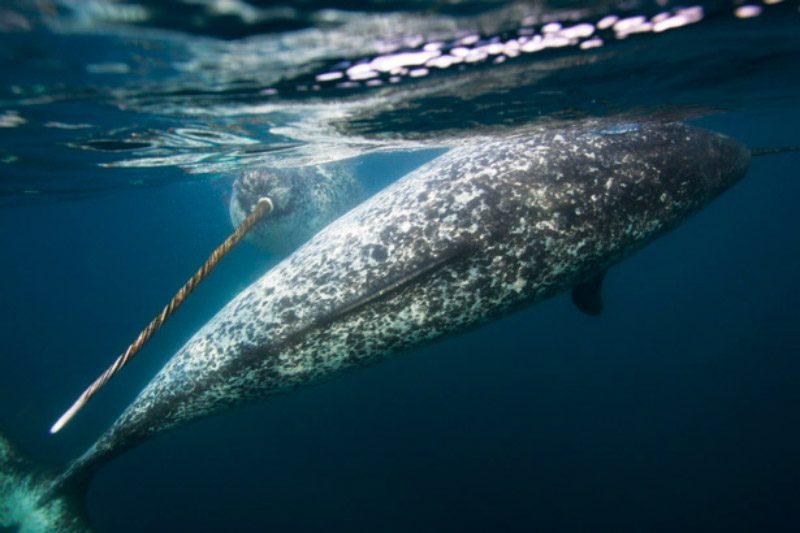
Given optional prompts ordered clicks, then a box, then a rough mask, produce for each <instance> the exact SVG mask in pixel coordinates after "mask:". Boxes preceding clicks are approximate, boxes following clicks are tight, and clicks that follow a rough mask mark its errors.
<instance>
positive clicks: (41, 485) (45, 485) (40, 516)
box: [0, 434, 91, 533]
mask: <svg viewBox="0 0 800 533" xmlns="http://www.w3.org/2000/svg"><path fill="white" fill-rule="evenodd" d="M55 480H56V477H55V476H52V475H48V474H47V473H45V472H44V471H42V470H41V469H37V468H36V467H35V466H34V465H33V463H31V462H30V461H29V460H28V459H26V458H25V457H23V456H22V454H20V453H19V452H18V451H17V450H16V448H15V447H14V446H13V445H12V444H11V442H10V441H9V440H8V439H7V438H6V437H5V436H4V435H3V434H0V531H5V528H10V530H11V531H19V532H20V533H44V532H52V533H79V532H81V533H83V532H89V531H91V529H90V527H89V524H88V521H87V520H86V515H85V489H86V485H85V484H83V483H78V484H76V485H72V486H70V487H64V490H58V491H53V490H52V489H53V483H54V482H55Z"/></svg>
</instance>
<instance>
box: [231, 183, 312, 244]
mask: <svg viewBox="0 0 800 533" xmlns="http://www.w3.org/2000/svg"><path fill="white" fill-rule="evenodd" d="M307 196H308V186H307V184H305V183H303V181H302V180H301V179H298V176H297V175H296V174H295V173H294V172H292V171H289V170H284V169H272V168H265V169H257V170H249V171H246V172H244V173H243V174H242V175H241V176H240V177H239V178H238V179H237V180H236V181H235V182H234V184H233V195H232V196H231V202H230V216H231V222H233V224H234V225H238V224H239V223H241V222H242V220H244V218H245V217H246V216H247V215H248V214H249V213H251V212H252V210H253V208H254V207H255V205H256V204H257V203H258V201H259V200H260V199H261V198H264V197H266V198H269V199H270V200H271V201H272V205H273V210H272V212H271V213H270V214H269V215H268V216H266V217H265V218H264V219H263V220H262V221H261V222H259V223H258V224H257V225H256V226H255V227H254V228H253V229H252V230H251V232H250V233H249V235H248V239H249V240H250V242H252V243H254V244H256V245H258V246H259V247H261V248H264V249H267V250H270V251H273V252H274V251H279V252H280V251H286V250H287V249H288V248H287V244H289V243H287V238H290V237H291V235H294V234H296V233H297V231H298V230H300V229H302V228H303V227H304V225H305V224H304V222H303V220H302V215H301V213H302V212H303V211H304V206H303V204H304V202H305V200H306V199H307ZM289 240H292V239H289Z"/></svg>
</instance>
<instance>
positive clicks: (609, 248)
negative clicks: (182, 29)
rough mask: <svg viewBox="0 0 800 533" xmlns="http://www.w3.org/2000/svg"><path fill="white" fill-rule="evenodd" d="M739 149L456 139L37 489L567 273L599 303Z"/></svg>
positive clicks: (261, 284) (197, 340)
mask: <svg viewBox="0 0 800 533" xmlns="http://www.w3.org/2000/svg"><path fill="white" fill-rule="evenodd" d="M749 161H750V152H749V150H748V149H747V148H746V147H745V146H743V145H742V144H741V143H739V142H737V141H734V140H732V139H730V138H728V137H725V136H722V135H717V134H714V133H711V132H708V131H705V130H702V129H698V128H694V127H690V126H687V125H684V124H679V123H661V122H637V123H633V122H631V123H622V124H620V123H610V122H605V121H592V122H587V123H581V124H579V125H573V126H570V127H565V128H561V129H556V130H548V131H537V130H516V131H512V132H508V133H506V134H503V135H501V136H496V137H493V138H492V139H491V140H488V141H487V140H481V141H480V142H465V143H463V144H461V145H459V146H457V147H455V148H452V149H451V150H450V151H449V152H447V153H445V154H444V155H442V156H440V157H438V158H437V159H435V160H433V161H431V162H430V163H428V164H426V165H424V166H422V167H420V168H419V169H417V170H415V171H413V172H411V173H410V174H408V175H406V176H405V177H403V178H402V179H400V180H399V181H397V182H395V183H394V184H392V185H390V186H389V187H387V188H386V189H385V190H383V191H381V192H380V193H378V194H377V195H375V196H373V197H372V198H370V199H369V200H367V201H366V202H364V203H362V204H361V205H359V206H358V207H356V208H355V209H353V210H351V211H349V212H348V213H346V214H345V215H344V216H342V217H341V218H339V219H337V220H336V221H334V222H333V223H332V224H330V225H329V226H327V227H326V228H325V229H323V230H322V231H321V232H320V233H318V234H317V235H316V236H314V237H313V238H312V239H311V240H310V241H308V242H307V243H306V244H305V245H303V246H302V247H301V248H299V249H298V250H297V251H295V252H294V253H293V254H292V255H290V256H289V257H288V258H286V259H285V260H284V261H282V262H281V263H280V264H278V265H277V266H276V267H274V268H273V269H272V270H270V271H269V272H267V273H266V274H265V275H264V276H262V277H261V278H260V279H259V280H258V281H256V282H255V283H253V284H252V285H250V286H249V287H248V288H246V289H245V290H243V291H242V292H241V293H239V294H238V295H237V296H236V297H235V298H233V299H232V300H231V301H230V302H229V303H228V304H227V305H226V306H225V307H224V308H223V309H222V310H221V311H219V313H218V314H217V315H216V316H215V317H214V318H213V319H211V320H210V321H209V322H208V323H207V324H206V325H205V326H203V327H202V328H201V329H200V330H199V331H198V332H197V333H196V334H195V335H194V336H193V337H192V338H191V339H190V340H189V341H188V342H187V343H186V345H185V346H184V347H183V348H182V349H181V350H180V351H179V352H178V353H176V354H175V355H174V356H173V357H172V359H171V360H170V361H169V362H168V363H167V364H166V365H165V366H164V368H163V369H162V370H161V371H160V372H159V373H158V375H156V377H155V378H154V379H153V380H152V381H151V382H150V384H148V385H147V386H146V387H145V389H144V390H143V391H142V392H141V393H140V394H139V396H138V397H137V398H136V399H135V400H134V401H133V403H131V405H130V406H129V407H128V408H127V409H126V410H125V412H124V413H123V414H122V415H121V417H120V418H119V419H118V420H117V422H116V423H114V424H113V426H112V427H111V428H109V430H108V431H107V432H106V433H105V434H104V435H103V436H102V437H101V438H100V439H99V440H98V441H97V442H96V443H95V444H94V445H93V446H92V447H91V448H90V449H89V450H88V451H87V452H86V453H85V454H84V455H83V456H82V457H81V458H79V459H78V460H77V461H75V462H74V463H73V464H72V465H71V466H70V467H69V468H68V469H67V471H66V472H65V473H64V474H62V476H61V477H60V478H58V479H57V480H55V481H54V482H53V483H52V485H51V487H50V488H49V489H48V490H45V491H44V492H43V494H45V496H40V498H39V500H38V503H37V505H38V506H40V507H41V506H43V505H46V504H49V503H50V502H52V501H60V500H59V498H61V499H63V498H65V496H63V495H64V494H67V493H68V492H69V490H70V488H71V487H73V488H74V487H77V486H80V485H82V483H81V481H87V480H88V479H90V477H91V474H92V472H93V471H94V470H95V469H96V468H97V467H98V466H100V465H101V464H103V463H104V462H106V461H107V460H109V459H111V458H112V457H114V456H115V455H117V454H119V453H121V452H123V451H124V450H126V449H128V448H130V447H131V446H134V445H136V444H137V443H139V442H141V441H142V440H144V439H147V438H149V437H152V436H154V435H156V434H159V433H162V432H164V431H166V430H168V429H170V428H173V427H175V426H178V425H181V424H183V423H186V422H189V421H191V420H194V419H197V418H199V417H203V416H207V415H209V414H212V413H215V412H219V411H221V410H224V409H227V408H229V407H232V406H235V405H238V404H241V403H244V402H247V401H251V400H254V399H257V398H262V397H265V396H268V395H270V394H274V393H278V392H284V391H288V390H291V389H293V388H295V387H298V386H301V385H305V384H308V383H312V382H315V381H319V380H322V379H325V378H328V377H331V376H333V375H335V374H336V373H338V372H341V371H343V370H346V369H348V368H353V367H356V366H360V365H364V364H368V363H372V362H374V361H376V360H378V359H380V358H381V357H384V356H386V355H388V354H392V353H395V352H397V351H399V350H401V349H404V348H409V347H412V346H415V345H417V344H420V343H422V342H424V341H428V340H432V339H435V338H438V337H441V336H443V335H445V334H450V333H454V332H458V331H461V330H464V329H467V328H471V327H475V326H477V325H479V324H481V323H484V322H487V321H489V320H492V319H493V318H496V317H498V316H501V315H503V314H505V313H508V312H510V311H511V310H513V309H515V308H519V307H520V306H523V305H526V304H530V303H533V302H536V301H539V300H542V299H544V298H547V297H548V296H551V295H553V294H555V293H557V292H560V291H563V290H566V289H569V288H573V287H576V286H577V287H579V288H582V289H583V290H581V291H576V292H575V293H574V294H576V295H579V296H578V300H579V302H578V303H580V304H582V305H583V306H584V307H585V309H587V310H589V311H591V310H595V309H596V305H593V304H592V302H588V303H587V302H586V300H587V296H586V294H585V293H587V292H588V293H589V298H588V299H589V300H591V298H593V297H596V296H597V295H596V289H597V288H599V283H597V280H598V279H599V277H600V276H602V273H603V272H604V271H605V270H606V269H607V268H608V267H609V266H610V265H612V264H613V263H615V262H617V261H619V260H620V259H622V258H623V257H625V256H626V255H628V254H630V253H631V252H633V251H635V250H636V249H638V248H640V247H641V246H643V245H644V244H646V243H647V242H649V241H651V240H653V239H654V238H656V237H657V236H659V235H661V234H663V233H664V232H666V231H668V230H669V229H671V228H674V227H675V226H676V225H678V224H679V223H680V222H682V221H683V220H685V219H686V218H687V217H688V216H689V215H691V214H692V213H694V212H696V211H697V210H699V209H700V208H702V207H703V206H704V205H706V204H707V203H708V202H709V201H711V200H712V199H713V198H714V197H716V196H717V195H718V194H720V193H721V192H722V191H724V190H725V189H727V188H728V187H729V186H731V185H732V184H733V183H735V182H736V181H737V180H739V179H740V178H741V177H742V176H743V175H744V173H745V172H746V169H747V167H748V165H749ZM586 287H589V290H586ZM592 287H595V290H593V289H592ZM64 501H66V500H64ZM64 505H66V503H65V504H64ZM54 516H55V515H54ZM64 516H67V517H68V515H64ZM64 516H61V515H57V516H56V518H54V519H53V520H65V518H64ZM69 527H72V526H69ZM75 527H76V528H77V527H78V526H75ZM64 529H67V528H66V527H65V528H64Z"/></svg>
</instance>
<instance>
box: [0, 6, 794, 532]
mask: <svg viewBox="0 0 800 533" xmlns="http://www.w3.org/2000/svg"><path fill="white" fill-rule="evenodd" d="M799 8H800V5H799V4H798V2H797V1H790V0H783V1H780V0H758V1H734V2H728V1H713V2H697V3H679V2H671V1H669V0H658V1H655V2H649V1H637V0H621V1H602V2H580V1H575V0H558V1H511V2H506V1H500V0H474V1H473V0H448V1H444V2H430V1H423V0H407V1H398V2H392V1H388V0H387V1H382V0H374V1H371V0H356V1H353V2H346V1H339V0H330V1H327V0H320V1H314V0H304V1H300V2H268V1H256V0H208V1H199V0H183V1H178V0H173V1H156V0H139V1H133V0H131V1H112V0H86V1H83V0H5V1H4V2H2V3H0V249H2V250H3V256H2V257H3V261H2V262H1V264H0V294H2V313H3V317H2V321H0V338H3V343H2V344H0V399H1V400H2V401H1V402H0V431H2V432H4V433H7V434H9V435H10V436H11V437H13V438H14V439H15V440H16V441H18V442H19V444H20V445H21V447H22V448H23V449H24V450H25V451H26V452H28V453H29V454H30V455H31V456H32V457H33V458H34V459H36V460H37V461H38V462H41V463H43V464H46V465H48V466H51V467H53V468H59V467H60V465H63V464H64V463H65V462H66V461H67V460H69V459H71V458H73V457H74V456H76V455H77V454H79V453H81V452H82V450H84V449H85V447H86V446H87V445H88V444H90V443H91V442H92V439H93V438H94V437H95V436H96V435H98V434H99V433H100V432H101V431H102V430H103V429H104V428H105V427H107V426H108V424H109V423H110V422H111V421H113V420H114V418H115V417H116V416H117V415H118V414H119V413H120V412H121V410H122V409H123V408H124V407H125V405H127V403H128V402H129V401H130V400H131V399H132V398H133V397H134V396H135V393H136V391H138V390H140V389H141V387H142V386H143V385H144V384H145V383H146V382H147V381H148V380H149V379H150V378H151V377H152V375H153V374H154V373H155V372H156V371H157V370H158V369H159V368H160V367H161V366H162V365H163V363H164V362H165V361H166V360H167V359H168V358H169V355H170V354H172V353H174V351H175V350H176V349H177V348H178V347H180V346H181V345H182V343H183V342H185V341H186V339H187V338H188V337H189V336H190V335H191V333H192V332H193V331H195V330H196V329H197V328H198V327H199V326H201V325H202V324H203V323H204V322H205V321H206V320H207V319H208V318H209V317H210V316H212V315H213V314H214V312H215V311H216V310H218V309H219V308H220V307H221V306H222V305H223V304H224V303H225V302H226V301H227V300H228V299H230V297H231V296H232V295H233V294H235V293H236V292H238V291H239V290H241V289H242V288H244V287H246V286H247V285H248V283H250V282H252V281H253V280H254V279H256V278H257V277H258V276H260V275H261V274H262V273H263V272H264V271H265V270H266V269H267V268H269V267H270V266H271V265H273V264H274V263H275V262H276V261H277V260H279V259H280V256H279V255H275V254H267V253H264V252H262V251H260V250H257V249H256V248H254V247H251V246H248V245H244V246H242V247H241V248H239V249H237V250H236V251H235V252H234V253H233V254H232V255H231V257H230V258H229V259H226V261H225V262H223V264H222V265H221V266H220V268H219V270H218V271H217V272H215V274H214V275H213V276H211V278H210V279H209V280H208V282H207V283H206V284H204V285H203V286H202V287H201V288H200V289H199V290H198V292H197V294H196V295H193V296H192V298H191V299H190V300H189V303H187V305H186V307H185V308H184V309H182V310H181V312H180V313H178V315H177V316H176V317H175V319H174V323H170V324H169V325H168V326H167V327H166V328H165V329H164V330H163V331H162V332H161V333H160V334H159V335H157V336H156V338H154V340H153V341H152V344H151V345H149V346H148V347H147V348H146V349H145V350H144V351H143V354H142V356H141V361H137V362H136V364H135V365H131V368H130V370H129V372H128V373H126V374H124V375H123V376H121V377H120V378H119V379H118V380H117V381H114V382H113V386H111V387H109V388H108V390H104V392H103V395H102V396H100V397H99V398H98V401H97V402H96V403H93V404H92V405H91V407H90V409H87V412H86V413H85V414H82V418H79V419H76V421H75V423H74V427H72V426H71V427H70V428H69V431H65V432H64V433H63V434H59V435H58V436H56V437H51V436H49V435H48V434H47V432H46V429H47V428H48V427H49V426H50V424H51V423H52V422H53V420H54V419H55V417H57V416H58V414H60V413H61V412H62V411H63V409H64V408H65V406H66V404H67V402H68V401H69V400H71V399H72V398H74V396H75V395H76V394H77V393H78V392H79V391H80V390H81V389H82V387H84V386H85V385H86V384H87V382H88V381H89V380H90V379H91V378H92V377H93V376H95V375H96V374H97V372H98V371H99V370H101V369H102V368H104V367H105V366H106V365H107V364H108V363H109V362H110V360H111V359H112V358H113V356H115V355H116V354H117V353H119V351H120V350H121V348H122V347H123V346H124V345H125V344H126V343H127V342H129V341H130V340H131V339H132V338H133V336H134V335H135V333H136V332H137V331H138V330H139V328H141V327H142V326H143V325H145V324H146V323H147V321H148V320H149V319H150V318H151V317H152V315H153V314H154V313H156V312H157V311H158V310H159V309H160V306H162V305H163V304H164V303H165V302H166V300H167V299H168V298H169V297H170V296H171V295H172V294H173V293H174V291H175V290H176V289H177V288H178V287H179V286H180V284H181V283H182V282H183V281H184V280H185V279H186V277H187V276H188V275H189V274H190V273H191V272H192V271H193V269H194V268H196V266H197V265H198V264H199V263H200V262H201V261H202V260H204V258H205V257H206V256H207V254H208V253H209V252H210V251H211V250H212V249H213V248H214V247H215V246H216V245H217V244H218V243H219V242H220V241H221V240H222V239H224V238H225V236H226V235H227V234H228V233H229V232H230V230H231V224H230V220H229V217H228V201H229V198H230V194H231V192H230V191H231V185H232V183H233V180H234V179H235V178H236V177H237V176H239V175H241V173H243V172H246V171H248V170H252V169H259V168H264V167H272V168H297V167H304V166H312V165H328V164H332V165H337V164H340V163H341V164H343V165H352V167H353V168H355V169H356V172H357V174H358V176H359V179H360V180H362V181H363V183H364V184H365V185H366V188H367V189H368V190H369V192H374V191H376V190H378V189H380V188H381V187H382V186H383V185H385V184H387V183H389V182H391V181H393V180H395V179H398V178H399V177H400V176H402V175H403V174H405V173H406V172H408V171H410V170H412V169H413V168H415V167H416V166H418V165H420V164H422V163H423V162H425V161H427V160H429V159H431V158H432V157H434V156H435V155H437V154H439V153H441V152H442V151H444V150H446V149H447V148H449V147H453V146H457V145H458V144H459V143H462V142H464V140H465V139H471V140H474V139H475V138H476V137H478V138H486V139H489V138H491V137H492V136H494V135H496V134H498V132H503V131H507V130H508V129H510V128H516V127H521V126H524V127H526V128H530V129H537V128H549V127H553V126H554V125H561V124H569V123H570V122H571V121H574V120H577V119H582V118H586V117H616V118H619V119H620V121H621V122H622V123H633V122H635V121H636V120H637V119H639V118H642V117H651V116H658V117H665V118H674V119H681V120H687V121H691V122H693V123H695V124H699V125H702V126H705V127H708V128H711V129H714V130H717V131H720V132H723V133H727V134H729V135H732V136H735V137H737V138H739V139H741V140H743V141H744V142H745V143H746V144H748V145H749V146H751V147H755V148H759V147H771V146H787V145H800V135H798V127H797V124H800V11H799ZM798 168H800V165H798V158H797V154H796V153H787V154H781V155H775V156H769V157H764V158H758V159H757V160H756V161H754V163H753V167H752V169H751V171H750V174H749V175H748V177H747V178H746V179H745V180H744V181H743V182H742V183H741V184H740V185H738V186H737V187H736V188H735V189H734V190H732V191H731V192H730V193H728V194H726V196H724V197H723V198H722V199H721V200H720V201H719V202H718V203H715V204H713V205H712V206H711V207H709V208H708V209H707V210H705V211H703V212H702V213H701V214H700V215H699V216H697V217H696V218H694V219H692V221H690V222H689V223H688V224H687V225H686V226H684V227H682V228H680V229H679V230H678V231H676V232H675V233H674V234H671V235H670V236H669V237H667V238H665V239H663V240H660V241H658V242H657V243H655V244H654V245H652V246H651V247H648V248H647V249H645V250H644V251H643V252H641V253H640V254H637V255H636V256H634V257H633V258H631V259H630V260H627V261H626V262H623V263H622V264H621V265H620V266H619V267H617V268H615V269H614V270H612V271H611V272H610V274H609V278H608V279H607V284H606V290H607V299H608V301H607V306H606V307H607V309H606V313H605V314H604V316H603V317H601V318H600V319H589V318H587V317H584V316H582V315H579V314H578V313H577V312H576V311H575V310H574V309H573V308H572V307H571V305H570V303H569V298H568V297H563V296H562V297H559V298H555V299H553V300H550V301H548V302H545V303H544V304H542V305H539V306H535V307H533V308H531V309H529V310H526V311H523V312H521V313H518V314H516V315H513V316H512V317H510V318H507V319H505V320H502V321H500V322H498V323H496V324H492V325H491V326H489V327H487V328H484V329H481V330H478V331H476V332H472V333H470V334H468V335H466V336H461V337H457V338H455V339H449V340H447V341H445V342H442V343H440V344H438V345H435V346H432V347H427V348H423V349H419V350H416V351H414V352H413V353H412V354H409V355H408V356H407V358H405V359H404V358H399V359H397V360H392V361H390V362H387V363H385V364H382V365H379V366H376V367H373V368H369V369H366V370H360V371H358V372H356V373H353V374H351V375H348V376H345V377H343V378H340V379H338V380H334V381H333V382H331V383H329V384H325V385H322V386H319V387H315V388H311V389H308V390H305V391H300V392H298V393H296V394H293V395H288V396H284V397H280V398H276V399H274V400H271V401H270V402H265V403H264V404H263V405H261V404H259V405H257V406H254V407H251V408H248V409H241V410H236V411H234V412H232V413H226V414H225V415H223V416H219V417H215V418H212V419H210V420H204V421H202V422H200V423H198V424H194V425H192V426H190V427H188V428H183V429H181V430H179V431H176V432H174V433H171V434H169V435H168V436H164V437H161V438H159V439H155V440H154V441H153V442H151V443H148V444H146V445H144V446H142V447H140V448H138V449H136V450H134V451H132V452H130V453H129V454H126V455H125V456H123V457H122V458H120V459H119V460H117V461H115V462H113V463H112V464H110V465H109V466H108V467H107V468H105V469H103V470H102V472H101V473H100V474H99V475H98V477H97V479H96V480H95V482H94V483H93V485H92V489H91V491H90V495H89V509H88V513H89V515H90V516H91V518H92V522H93V524H94V525H95V526H96V528H97V530H98V531H120V532H124V531H410V530H419V531H464V532H466V531H532V530H537V529H541V530H545V531H551V530H552V531H683V530H690V531H796V530H798V529H800V514H799V513H798V512H797V505H796V502H797V501H798V500H797V499H798V497H800V482H798V480H800V462H799V461H798V457H797V453H796V450H797V449H798V447H799V446H800V432H798V429H797V428H798V427H800V417H798V414H797V413H798V410H797V406H798V402H800V393H798V391H800V362H798V358H797V355H798V354H800V342H798V340H797V335H796V327H797V324H798V323H800V322H799V321H800V313H798V307H797V302H798V301H800V292H798V284H797V275H798V274H799V273H800V238H799V237H798V231H797V227H798V224H797V220H796V215H797V209H796V202H797V198H799V197H800V175H798V172H797V169H798ZM0 529H2V528H0Z"/></svg>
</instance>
